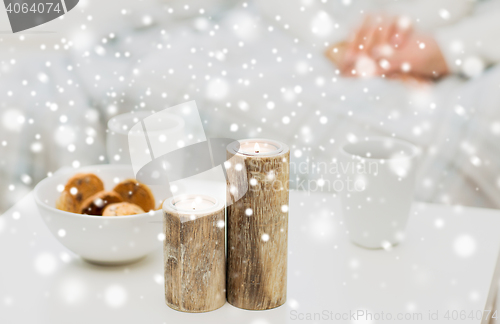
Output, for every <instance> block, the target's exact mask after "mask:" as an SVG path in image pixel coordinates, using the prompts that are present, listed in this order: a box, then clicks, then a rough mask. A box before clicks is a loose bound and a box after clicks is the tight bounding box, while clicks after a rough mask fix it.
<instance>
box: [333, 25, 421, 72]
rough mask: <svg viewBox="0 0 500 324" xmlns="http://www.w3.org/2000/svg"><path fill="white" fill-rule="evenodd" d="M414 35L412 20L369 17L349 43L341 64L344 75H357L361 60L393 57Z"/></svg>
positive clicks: (340, 67)
mask: <svg viewBox="0 0 500 324" xmlns="http://www.w3.org/2000/svg"><path fill="white" fill-rule="evenodd" d="M412 33H413V28H412V25H411V20H410V19H409V18H407V17H388V16H382V15H367V16H365V18H364V20H363V23H362V24H361V26H360V27H359V28H357V29H356V30H355V32H354V33H353V35H352V37H351V39H350V40H349V42H348V43H347V47H346V49H345V55H344V56H343V59H342V60H341V61H340V62H339V64H338V65H339V69H340V71H341V72H342V74H343V75H346V76H348V75H352V74H354V73H356V64H357V62H358V61H359V59H360V58H361V59H364V60H365V61H366V58H367V57H372V56H373V55H378V56H380V55H391V54H392V53H393V52H394V50H395V49H397V48H399V47H401V46H404V45H405V44H406V43H407V41H408V39H409V37H410V36H411V35H412Z"/></svg>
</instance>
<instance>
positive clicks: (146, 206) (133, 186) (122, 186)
mask: <svg viewBox="0 0 500 324" xmlns="http://www.w3.org/2000/svg"><path fill="white" fill-rule="evenodd" d="M113 191H114V192H116V193H117V194H119V195H120V196H121V197H122V199H123V201H126V202H129V203H132V204H136V205H137V206H139V207H141V208H142V209H143V210H145V211H146V212H148V211H150V210H152V209H154V208H155V197H154V196H153V193H152V192H151V189H149V187H148V186H146V185H145V184H142V183H139V182H137V181H136V180H134V179H128V180H125V181H122V182H120V183H119V184H117V185H116V187H115V188H114V189H113Z"/></svg>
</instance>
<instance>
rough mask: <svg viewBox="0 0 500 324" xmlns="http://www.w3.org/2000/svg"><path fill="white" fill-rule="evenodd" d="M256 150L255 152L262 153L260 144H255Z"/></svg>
mask: <svg viewBox="0 0 500 324" xmlns="http://www.w3.org/2000/svg"><path fill="white" fill-rule="evenodd" d="M254 150H255V153H259V152H260V146H259V143H255V146H254Z"/></svg>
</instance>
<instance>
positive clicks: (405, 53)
mask: <svg viewBox="0 0 500 324" xmlns="http://www.w3.org/2000/svg"><path fill="white" fill-rule="evenodd" d="M371 58H372V59H373V60H374V61H375V62H377V63H378V64H377V65H378V67H377V72H376V74H378V75H386V76H391V75H393V74H400V73H406V74H411V75H415V76H417V77H423V78H429V79H437V78H439V77H442V76H445V75H447V74H448V73H449V69H448V65H447V63H446V60H445V58H444V56H443V53H442V52H441V49H440V47H439V44H438V43H437V42H436V40H435V39H434V37H432V36H430V35H426V34H412V35H411V36H410V37H409V38H408V40H407V42H406V44H405V45H403V46H400V47H399V48H398V49H396V50H394V51H393V53H382V52H380V51H374V52H373V53H372V56H371Z"/></svg>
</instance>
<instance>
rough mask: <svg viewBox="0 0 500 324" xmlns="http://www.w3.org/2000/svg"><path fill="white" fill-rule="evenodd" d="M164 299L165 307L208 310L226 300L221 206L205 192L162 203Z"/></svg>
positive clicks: (198, 311)
mask: <svg viewBox="0 0 500 324" xmlns="http://www.w3.org/2000/svg"><path fill="white" fill-rule="evenodd" d="M163 215H164V225H163V229H164V233H165V242H164V263H165V299H166V303H167V305H168V306H169V307H171V308H173V309H175V310H179V311H183V312H190V313H201V312H208V311H212V310H215V309H217V308H220V307H222V306H223V305H224V303H225V302H226V271H225V266H226V265H225V228H224V227H225V222H224V218H225V206H224V204H222V203H220V202H218V201H217V200H216V199H215V198H212V197H209V196H205V195H189V196H181V197H173V198H171V199H169V200H168V201H166V202H165V203H164V204H163Z"/></svg>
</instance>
